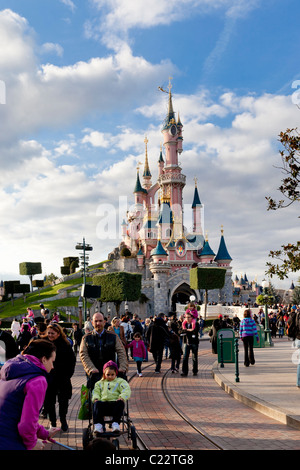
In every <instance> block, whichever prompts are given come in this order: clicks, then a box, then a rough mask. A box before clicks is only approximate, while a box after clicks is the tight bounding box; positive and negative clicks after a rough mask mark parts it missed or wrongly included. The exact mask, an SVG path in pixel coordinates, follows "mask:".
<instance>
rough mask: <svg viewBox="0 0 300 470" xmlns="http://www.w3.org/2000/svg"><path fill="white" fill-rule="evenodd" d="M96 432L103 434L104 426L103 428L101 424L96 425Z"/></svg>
mask: <svg viewBox="0 0 300 470" xmlns="http://www.w3.org/2000/svg"><path fill="white" fill-rule="evenodd" d="M94 432H97V433H102V432H103V426H102V424H100V423H97V424H95V427H94Z"/></svg>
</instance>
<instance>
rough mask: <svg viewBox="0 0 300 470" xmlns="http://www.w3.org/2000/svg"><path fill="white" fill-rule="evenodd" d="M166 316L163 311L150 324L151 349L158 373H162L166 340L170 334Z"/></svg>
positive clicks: (149, 341)
mask: <svg viewBox="0 0 300 470" xmlns="http://www.w3.org/2000/svg"><path fill="white" fill-rule="evenodd" d="M164 317H165V315H164V314H163V313H159V314H158V315H157V317H156V318H155V319H154V322H153V323H152V324H151V325H150V326H149V329H148V333H147V340H148V343H149V351H150V352H151V353H152V356H153V359H154V361H155V364H156V367H155V372H156V373H157V374H159V373H160V369H161V363H162V358H163V350H164V344H165V340H166V339H167V338H169V336H170V334H169V331H168V327H167V325H166V322H165V320H164Z"/></svg>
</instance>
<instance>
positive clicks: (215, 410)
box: [43, 337, 300, 451]
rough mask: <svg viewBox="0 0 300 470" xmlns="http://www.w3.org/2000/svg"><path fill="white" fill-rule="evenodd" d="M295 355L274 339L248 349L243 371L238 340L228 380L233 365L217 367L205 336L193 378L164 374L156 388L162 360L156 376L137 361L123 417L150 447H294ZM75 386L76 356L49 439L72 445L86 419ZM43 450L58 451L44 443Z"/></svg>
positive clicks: (297, 416) (298, 408)
mask: <svg viewBox="0 0 300 470" xmlns="http://www.w3.org/2000/svg"><path fill="white" fill-rule="evenodd" d="M295 352H296V350H295V349H294V348H293V343H292V342H291V341H289V340H288V338H286V337H285V338H282V339H276V340H275V342H274V347H272V348H268V347H265V348H256V349H255V359H256V364H255V365H254V366H250V367H247V368H246V367H244V365H243V349H242V343H240V352H239V382H236V369H235V364H232V363H225V364H224V368H221V367H220V364H217V362H216V359H217V356H216V355H213V354H212V353H211V348H210V343H209V341H207V340H201V343H200V353H199V373H198V376H196V377H194V376H192V375H189V376H188V377H181V376H180V374H171V373H170V372H168V373H167V374H166V376H165V377H164V380H163V387H162V377H163V376H164V373H165V372H166V371H168V370H169V368H170V360H169V359H167V360H164V361H163V365H162V373H161V374H155V373H154V367H153V366H151V363H150V362H149V363H144V365H143V368H144V372H143V377H137V376H135V377H134V378H133V380H132V381H131V382H130V383H131V387H132V390H133V393H132V398H131V400H130V417H131V419H132V420H133V424H134V426H135V427H136V429H137V431H138V433H140V436H141V438H142V440H143V442H144V443H145V445H146V446H147V448H148V449H150V450H153V451H155V450H159V449H164V450H171V449H174V450H175V449H176V450H212V449H216V448H219V449H225V450H242V449H245V450H246V449H247V450H263V449H268V450H278V449H279V450H299V449H300V389H298V388H297V387H296V369H297V364H296V362H297V360H296V358H295ZM150 356H151V354H150ZM134 370H135V364H134V363H133V362H130V371H131V372H134ZM82 383H85V378H84V374H83V370H82V366H81V363H80V361H78V362H77V366H76V372H75V375H74V377H73V397H72V400H71V402H70V409H69V417H68V418H69V432H67V433H61V434H60V435H58V436H57V440H58V441H60V442H61V443H63V444H66V445H68V446H71V447H72V448H74V449H76V450H82V432H83V429H84V428H85V427H86V426H87V422H86V421H80V420H78V419H77V416H78V410H79V406H80V388H81V385H82ZM246 405H247V406H246ZM43 424H44V425H47V421H45V420H44V422H43ZM58 424H59V421H58ZM287 424H288V426H287ZM120 443H121V449H129V448H130V447H131V443H130V442H127V441H126V439H120ZM47 448H48V449H49V448H52V449H55V450H58V449H60V450H62V449H63V448H62V447H59V446H58V445H52V446H50V445H49V444H48V445H47Z"/></svg>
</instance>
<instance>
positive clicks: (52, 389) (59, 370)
mask: <svg viewBox="0 0 300 470" xmlns="http://www.w3.org/2000/svg"><path fill="white" fill-rule="evenodd" d="M47 337H48V340H49V341H51V342H52V343H53V344H54V345H55V346H56V359H55V362H54V369H53V370H52V371H51V374H50V381H49V386H48V389H47V393H46V398H45V403H44V413H48V414H49V419H50V422H51V426H53V427H56V410H55V404H56V399H57V400H58V412H59V418H60V423H61V429H62V431H67V430H68V424H67V413H68V407H69V400H70V398H71V397H72V383H71V377H72V376H73V374H74V370H75V364H76V356H75V354H74V351H73V349H72V346H71V344H70V342H69V341H68V338H67V336H66V334H65V333H64V331H63V329H62V328H61V326H60V325H59V324H58V323H50V324H49V325H48V327H47Z"/></svg>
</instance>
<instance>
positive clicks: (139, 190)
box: [133, 173, 147, 193]
mask: <svg viewBox="0 0 300 470" xmlns="http://www.w3.org/2000/svg"><path fill="white" fill-rule="evenodd" d="M133 192H134V193H146V192H147V191H146V189H144V188H143V187H142V185H141V182H140V176H139V174H138V173H137V176H136V183H135V188H134V191H133Z"/></svg>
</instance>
